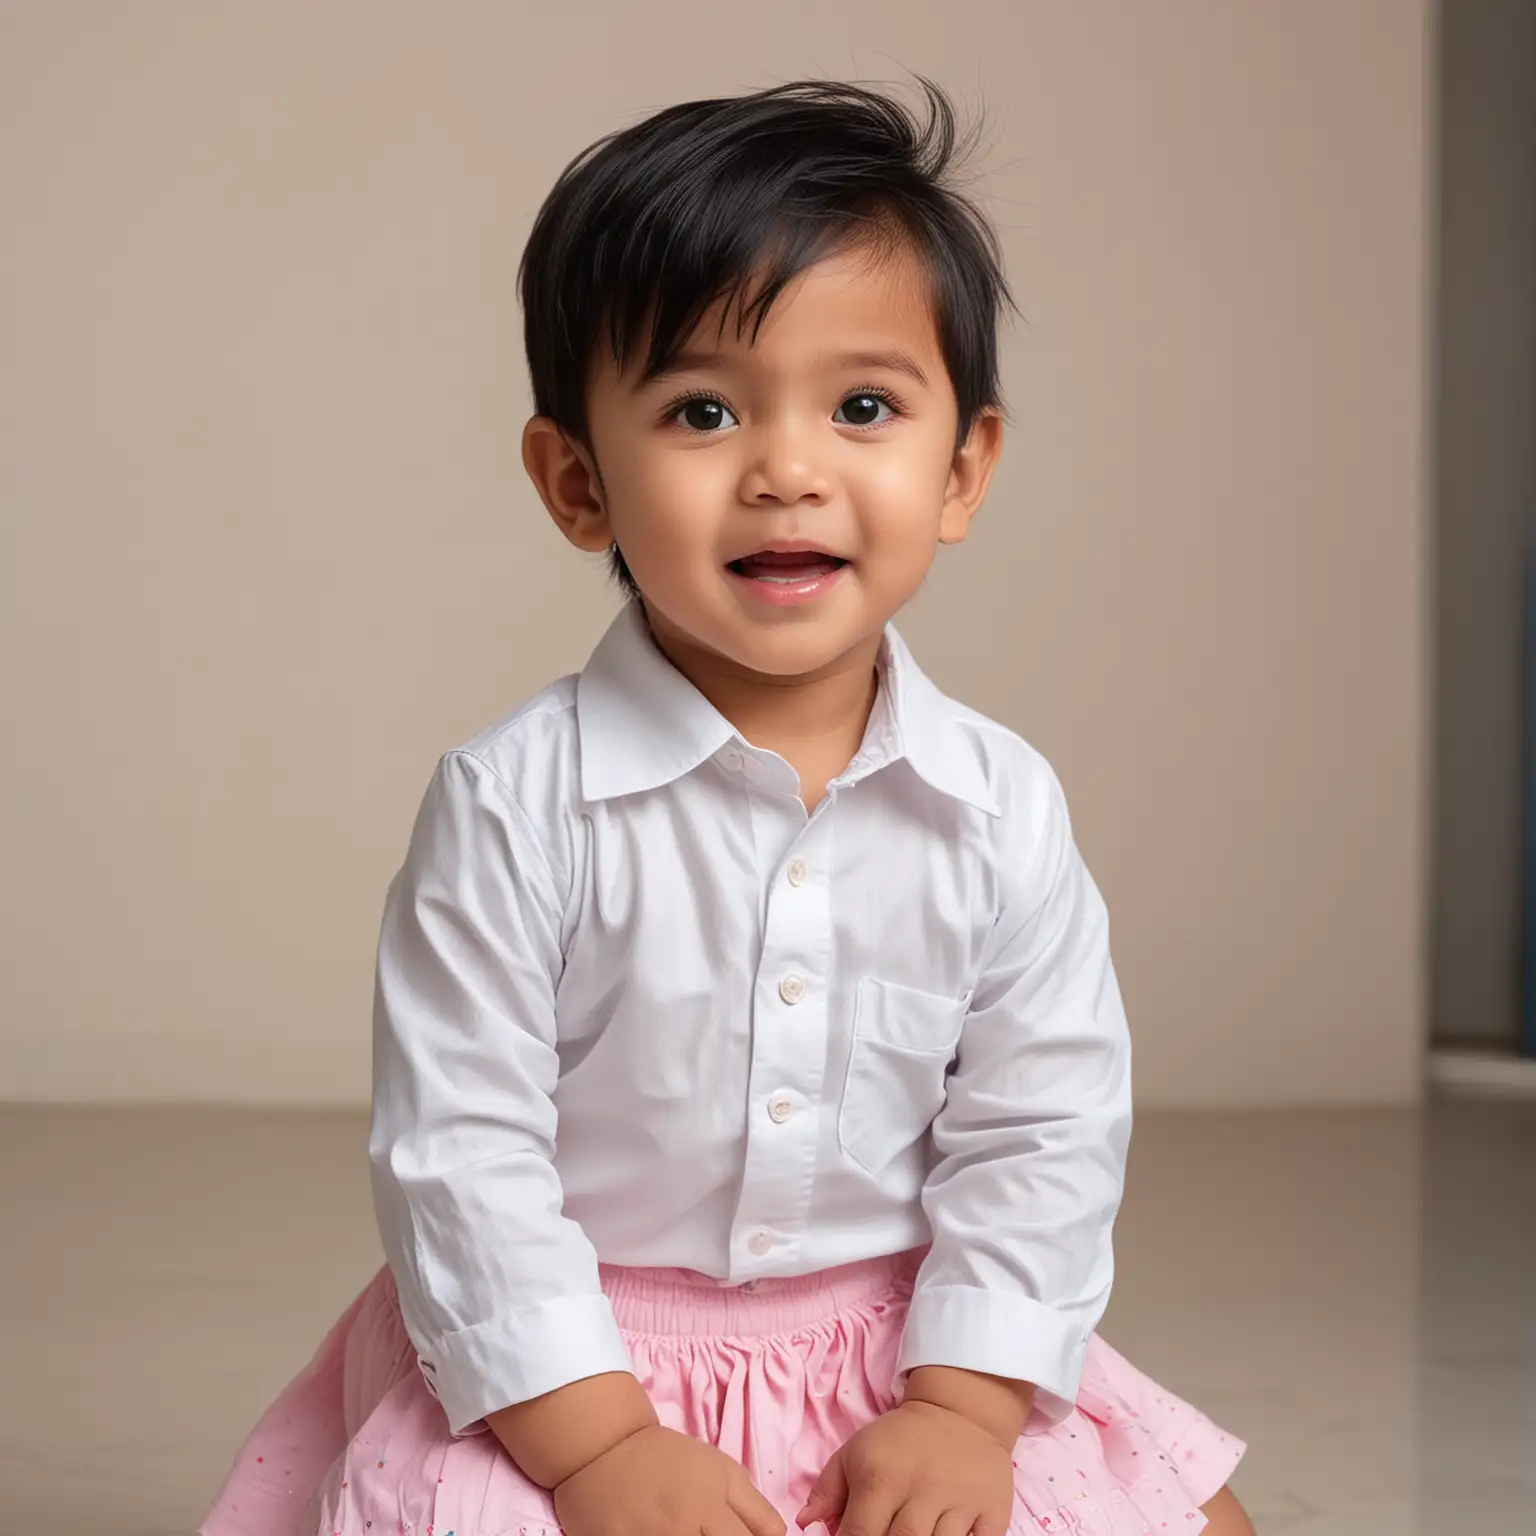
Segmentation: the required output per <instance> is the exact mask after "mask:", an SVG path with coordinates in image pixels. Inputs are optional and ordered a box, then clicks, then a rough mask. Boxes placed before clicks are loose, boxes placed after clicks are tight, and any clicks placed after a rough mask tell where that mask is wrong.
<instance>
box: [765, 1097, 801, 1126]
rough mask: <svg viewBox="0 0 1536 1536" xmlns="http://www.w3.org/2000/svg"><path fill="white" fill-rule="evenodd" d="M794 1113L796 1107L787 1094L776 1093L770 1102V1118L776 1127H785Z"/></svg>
mask: <svg viewBox="0 0 1536 1536" xmlns="http://www.w3.org/2000/svg"><path fill="white" fill-rule="evenodd" d="M794 1112H795V1106H794V1104H793V1102H792V1101H791V1100H790V1097H789V1095H788V1094H787V1093H776V1094H774V1096H773V1097H772V1098H771V1099H769V1100H768V1118H769V1119H770V1120H772V1121H773V1123H774V1124H775V1125H783V1124H784V1122H785V1121H786V1120H788V1119H789V1117H790V1116H791V1115H792V1114H794Z"/></svg>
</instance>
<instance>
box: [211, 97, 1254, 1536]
mask: <svg viewBox="0 0 1536 1536" xmlns="http://www.w3.org/2000/svg"><path fill="white" fill-rule="evenodd" d="M924 93H925V108H924V110H923V111H921V112H917V111H912V110H909V109H908V108H907V107H905V106H904V105H902V104H901V103H900V102H898V101H896V100H894V99H891V98H889V97H886V96H884V95H882V94H879V93H877V92H872V91H868V90H865V89H862V88H859V87H855V86H851V85H840V84H832V83H801V84H794V85H788V86H784V87H781V88H778V89H774V90H768V91H762V92H758V93H756V94H753V95H747V96H741V97H735V98H730V99H724V100H712V101H698V102H692V103H689V104H687V105H684V106H678V107H674V108H671V109H669V110H666V111H663V112H660V113H658V114H656V115H655V116H653V117H651V118H649V119H647V120H646V121H644V122H641V123H640V124H638V125H637V126H635V127H633V128H629V129H627V130H625V131H623V132H620V133H617V134H615V135H613V136H611V137H609V138H607V139H605V140H603V141H602V142H600V143H599V144H597V145H595V146H594V147H593V148H591V149H590V150H588V151H587V152H586V153H585V154H583V155H581V156H580V157H579V158H578V159H577V160H576V161H574V162H573V163H572V164H571V166H570V167H569V168H568V169H567V170H566V171H565V173H564V174H563V175H562V176H561V177H560V179H559V181H558V183H557V184H556V186H555V188H554V190H553V191H552V192H551V194H550V196H549V198H548V200H547V201H546V202H545V204H544V206H543V208H542V210H541V211H540V213H539V215H538V218H537V220H536V222H535V224H534V228H533V231H532V235H531V237H530V239H529V242H528V246H527V250H526V253H525V255H524V257H523V263H522V269H521V274H520V283H521V296H522V300H523V306H524V310H525V315H526V339H527V350H528V362H529V367H530V370H531V372H532V377H533V392H534V402H535V410H536V414H535V416H534V418H533V419H532V420H531V421H530V422H529V423H528V425H527V427H526V429H525V432H524V436H523V461H524V463H525V465H526V467H527V470H528V473H529V475H530V477H531V478H532V480H533V483H534V485H535V486H536V487H537V489H538V492H539V495H540V497H541V498H542V500H543V502H544V505H545V506H546V507H547V508H548V510H549V513H550V516H551V517H552V518H553V519H554V521H555V523H556V525H557V526H558V528H559V529H560V531H561V532H562V533H563V534H564V535H565V537H566V538H567V539H568V540H569V541H570V542H571V543H572V544H573V545H575V546H576V548H578V549H581V550H586V551H591V552H594V553H604V552H605V553H606V554H607V555H608V556H609V558H610V560H611V562H612V568H613V571H614V574H615V576H616V578H617V580H618V582H619V583H620V585H621V586H622V587H623V589H624V591H625V593H626V596H627V603H626V606H625V607H624V609H623V611H622V612H621V613H620V615H619V617H618V618H617V620H616V621H615V622H614V624H613V626H612V628H611V629H609V631H608V633H607V634H606V635H605V636H604V638H603V640H602V641H601V643H600V644H599V645H598V647H597V649H596V651H595V652H594V653H593V655H592V658H591V660H590V661H589V663H588V665H587V667H586V669H585V670H584V671H583V672H582V673H581V674H580V675H579V676H576V677H567V678H563V679H561V680H560V681H559V682H556V683H553V684H551V685H550V686H549V687H548V688H546V689H545V690H544V691H543V692H542V693H539V694H538V695H537V696H536V697H534V698H532V699H530V700H528V701H527V702H526V703H524V704H522V705H520V706H519V707H518V708H517V709H515V710H514V711H513V712H512V713H511V714H509V715H508V716H507V717H506V718H505V719H503V720H501V721H500V722H499V723H498V724H496V725H494V726H491V727H490V728H489V729H487V730H485V731H484V732H482V733H481V734H480V735H478V736H476V737H475V738H474V739H473V740H472V741H470V742H468V743H467V744H465V745H464V746H462V747H460V748H458V749H457V750H454V751H451V752H449V753H447V754H446V755H445V756H444V757H443V758H442V759H441V761H440V762H439V764H438V766H437V768H436V771H435V773H434V774H433V777H432V780H431V783H430V785H429V786H428V788H427V791H426V795H425V799H424V801H423V804H422V806H421V810H420V814H419V816H418V818H417V820H416V824H415V828H414V831H413V834H412V837H411V840H410V846H409V851H408V852H407V854H406V858H405V862H404V866H403V868H402V869H401V870H400V873H399V875H398V876H397V877H396V879H395V880H394V882H393V884H392V885H391V887H390V890H389V894H388V898H387V902H386V906H385V913H384V920H383V927H382V934H381V938H380V945H379V960H378V972H377V1002H376V1008H375V1037H374V1104H373V1122H372V1132H371V1137H370V1144H369V1151H370V1156H371V1162H372V1170H373V1185H374V1194H375V1203H376V1207H377V1212H378V1219H379V1226H380V1231H381V1233H382V1237H383V1242H384V1248H385V1253H386V1255H387V1258H388V1264H387V1266H386V1267H385V1268H384V1269H383V1270H382V1271H381V1272H380V1273H379V1275H378V1276H377V1277H376V1278H375V1279H374V1281H373V1282H372V1284H371V1285H369V1286H368V1288H367V1289H366V1290H365V1291H364V1292H363V1294H362V1295H361V1296H360V1297H358V1299H357V1300H356V1301H355V1302H354V1303H353V1305H352V1306H351V1307H350V1308H349V1310H348V1311H347V1312H346V1314H345V1315H344V1316H343V1317H342V1318H341V1320H340V1321H339V1322H338V1323H337V1324H336V1325H335V1327H334V1329H333V1330H332V1331H331V1333H330V1334H329V1336H328V1337H327V1338H326V1339H325V1341H324V1342H323V1344H322V1345H321V1347H320V1350H319V1352H318V1354H317V1355H316V1356H315V1358H314V1360H313V1361H312V1362H311V1363H310V1365H309V1366H308V1367H307V1368H306V1369H305V1370H304V1371H303V1372H302V1373H301V1374H300V1375H299V1376H298V1377H297V1378H296V1379H295V1380H294V1381H293V1382H292V1383H291V1385H290V1386H289V1387H288V1388H287V1389H286V1390H285V1391H284V1392H283V1393H282V1395H281V1396H280V1397H279V1398H278V1399H277V1401H276V1402H275V1403H274V1404H273V1406H272V1407H271V1408H270V1409H269V1410H268V1412H267V1413H266V1415H265V1416H264V1417H263V1418H262V1420H261V1422H260V1423H259V1424H258V1426H257V1427H256V1429H255V1430H254V1432H253V1433H252V1435H251V1437H250V1439H249V1440H248V1442H247V1444H246V1445H245V1447H244V1449H243V1450H242V1452H241V1454H240V1456H239V1458H238V1460H237V1463H236V1465H235V1468H234V1470H233V1471H232V1473H231V1474H230V1476H229V1479H228V1481H227V1482H226V1484H225V1486H224V1488H223V1490H222V1491H221V1493H220V1494H219V1497H218V1499H217V1501H216V1502H215V1504H214V1507H213V1509H212V1510H211V1511H210V1513H209V1514H208V1516H207V1518H206V1521H205V1523H204V1525H203V1527H202V1530H203V1532H204V1536H370V1533H371V1536H557V1533H559V1532H564V1533H565V1536H749V1533H750V1536H784V1533H785V1532H786V1531H787V1530H788V1529H789V1527H790V1526H791V1525H795V1526H799V1527H801V1528H808V1527H810V1526H812V1525H815V1524H817V1523H820V1524H821V1525H823V1526H825V1527H826V1528H827V1529H828V1530H831V1531H836V1532H838V1533H840V1536H1005V1533H1012V1536H1041V1533H1047V1536H1056V1533H1063V1532H1066V1533H1074V1536H1076V1533H1096V1536H1133V1533H1134V1536H1141V1533H1143V1532H1165V1531H1168V1532H1178V1533H1181V1536H1194V1533H1195V1532H1197V1531H1201V1530H1205V1531H1207V1532H1208V1533H1210V1536H1244V1533H1250V1532H1251V1529H1252V1528H1251V1526H1250V1525H1249V1523H1248V1521H1247V1518H1246V1516H1245V1515H1244V1514H1243V1511H1242V1509H1241V1507H1240V1506H1239V1505H1238V1503H1237V1501H1236V1500H1235V1498H1234V1497H1233V1496H1232V1494H1231V1492H1230V1491H1229V1490H1228V1488H1227V1486H1226V1483H1227V1479H1228V1476H1229V1474H1230V1473H1231V1471H1232V1469H1233V1467H1234V1466H1235V1465H1236V1463H1237V1461H1238V1459H1239V1457H1240V1455H1241V1454H1242V1450H1243V1447H1242V1445H1241V1443H1240V1442H1239V1441H1238V1440H1237V1439H1235V1438H1234V1437H1233V1436H1231V1435H1228V1434H1224V1433H1222V1431H1221V1430H1219V1429H1218V1428H1216V1427H1215V1426H1214V1425H1213V1424H1212V1423H1211V1422H1210V1421H1209V1420H1208V1419H1206V1418H1205V1417H1203V1416H1202V1415H1201V1414H1200V1413H1198V1412H1197V1411H1196V1410H1195V1409H1194V1408H1192V1407H1190V1406H1189V1405H1187V1404H1185V1403H1184V1402H1181V1401H1180V1400H1179V1399H1178V1398H1176V1397H1175V1396H1173V1395H1172V1394H1171V1393H1169V1392H1167V1391H1165V1390H1164V1389H1162V1388H1161V1387H1159V1386H1158V1385H1156V1384H1155V1383H1154V1382H1152V1381H1150V1380H1148V1379H1147V1378H1146V1377H1145V1376H1143V1375H1142V1374H1141V1373H1140V1372H1138V1371H1137V1370H1136V1369H1135V1368H1134V1367H1133V1366H1131V1365H1130V1364H1129V1363H1128V1362H1127V1361H1125V1360H1124V1359H1122V1358H1121V1357H1120V1356H1119V1355H1117V1354H1116V1353H1115V1352H1114V1351H1113V1350H1112V1349H1111V1348H1110V1347H1109V1346H1108V1345H1107V1344H1106V1343H1104V1342H1103V1341H1102V1340H1101V1339H1099V1338H1098V1337H1097V1336H1096V1334H1095V1331H1094V1330H1095V1328H1096V1326H1097V1324H1098V1322H1099V1319H1100V1317H1101V1315H1102V1314H1103V1311H1104V1307H1105V1304H1106V1302H1107V1300H1108V1297H1109V1292H1110V1282H1111V1274H1112V1267H1113V1265H1112V1259H1111V1246H1110V1234H1111V1227H1112V1224H1113V1221H1114V1217H1115V1213H1116V1210H1117V1208H1118V1205H1119V1202H1120V1198H1121V1190H1122V1180H1123V1171H1124V1159H1125V1152H1126V1145H1127V1141H1128V1138H1129V1131H1130V1120H1131V1110H1130V1078H1129V1059H1130V1058H1129V1045H1128V1041H1127V1035H1126V1025H1125V1018H1124V1014H1123V1012H1122V1008H1121V1001H1120V993H1119V990H1118V987H1117V985H1116V981H1115V973H1114V970H1113V967H1112V965H1111V962H1110V957H1109V950H1108V940H1107V931H1106V920H1105V912H1104V907H1103V904H1102V902H1101V900H1100V897H1099V893H1098V891H1097V890H1096V888H1095V886H1094V884H1093V882H1092V880H1091V878H1090V877H1089V875H1088V873H1087V871H1086V869H1085V868H1084V866H1083V863H1082V860H1081V859H1080V857H1079V855H1078V851H1077V849H1076V847H1075V845H1074V842H1073V838H1072V832H1071V827H1070V824H1069V821H1068V816H1067V809H1066V806H1065V803H1064V801H1063V798H1062V793H1061V789H1060V787H1059V785H1058V783H1057V780H1056V778H1055V777H1054V775H1053V774H1052V772H1051V769H1050V768H1049V767H1048V766H1047V764H1046V763H1045V762H1044V761H1043V760H1042V759H1041V758H1040V756H1039V755H1038V754H1036V753H1035V752H1034V751H1033V750H1032V749H1031V748H1030V747H1029V746H1027V745H1026V744H1025V743H1024V742H1023V741H1022V740H1020V738H1019V737H1018V736H1016V735H1015V734H1013V732H1011V731H1009V730H1007V729H1005V728H1004V727H1003V726H1001V725H998V724H997V723H995V722H994V721H992V720H989V719H987V718H985V717H984V716H982V715H979V714H977V713H975V712H974V711H972V710H970V709H967V708H965V707H964V706H963V705H961V704H958V703H955V702H953V701H952V700H951V699H949V698H947V697H946V696H945V695H944V694H943V693H941V692H940V691H939V689H938V688H937V687H935V686H934V684H933V683H932V682H930V681H929V680H928V678H927V677H925V676H924V674H923V673H922V671H921V670H920V669H919V668H918V666H917V664H916V662H915V661H914V660H913V658H912V656H911V654H910V653H909V651H908V649H907V647H906V646H905V644H904V643H903V641H902V639H901V638H900V636H899V635H898V634H897V632H896V631H895V629H893V628H892V627H891V620H892V619H893V617H894V616H895V615H896V614H897V613H898V612H900V610H901V609H902V607H903V605H904V604H906V602H907V601H908V600H909V599H910V598H911V597H912V595H913V594H914V593H915V592H916V591H917V589H918V587H919V586H920V585H921V584H922V582H923V580H924V577H925V576H926V574H927V572H928V570H929V568H930V566H931V564H932V562H933V560H934V558H935V554H936V552H937V549H938V546H939V545H941V544H956V543H959V542H960V541H961V540H962V539H964V538H965V536H966V532H967V530H968V528H969V526H970V523H971V520H972V518H973V517H974V516H975V515H976V512H977V510H978V508H979V507H980V506H981V503H982V499H983V497H984V495H985V493H986V490H987V484H988V481H989V480H990V478H991V475H992V472H993V468H994V466H995V465H996V463H997V459H998V454H999V451H1000V449H1001V445H1002V430H1003V429H1002V421H1001V416H1000V413H999V391H998V377H997V375H998V366H997V329H998V324H999V320H1000V316H1001V312H1002V310H1003V308H1004V307H1005V306H1006V304H1007V289H1006V285H1005V282H1004V279H1003V276H1002V273H1001V270H1000V263H999V259H998V252H997V244H996V241H995V238H994V236H993V234H992V233H991V231H990V229H989V228H988V226H987V224H986V222H985V220H984V219H983V218H982V217H981V216H980V215H979V213H978V212H977V211H976V209H975V208H974V207H973V206H972V205H971V204H970V203H969V202H968V201H967V200H966V199H965V198H964V197H962V196H961V195H960V194H959V193H958V192H957V191H955V190H954V187H953V174H954V169H955V160H956V133H955V124H954V115H953V112H952V109H951V107H950V105H949V103H948V101H947V100H946V99H945V97H944V96H943V95H942V93H941V92H939V91H938V90H937V89H936V88H935V87H932V86H925V88H924ZM511 596H512V599H513V600H514V601H515V597H516V589H515V586H512V587H511Z"/></svg>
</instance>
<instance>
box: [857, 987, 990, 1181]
mask: <svg viewBox="0 0 1536 1536" xmlns="http://www.w3.org/2000/svg"><path fill="white" fill-rule="evenodd" d="M969 1002H970V999H969V998H962V999H960V1000H958V1001H957V1000H956V999H955V998H952V997H939V996H937V995H935V994H934V993H932V992H919V991H916V990H915V989H914V988H912V987H903V986H898V985H897V984H896V983H895V982H890V981H876V980H875V979H874V977H872V976H866V977H865V978H864V979H863V980H862V981H860V982H859V987H858V992H857V994H856V997H855V1001H854V1017H853V1049H852V1052H851V1053H850V1055H849V1058H848V1080H847V1083H846V1084H845V1085H844V1088H843V1102H842V1107H841V1109H840V1110H839V1112H838V1119H837V1139H838V1143H839V1145H840V1146H841V1147H842V1149H843V1152H844V1153H845V1154H846V1155H847V1156H848V1157H850V1158H852V1160H853V1161H854V1162H856V1163H857V1164H858V1165H859V1166H860V1167H861V1168H863V1169H865V1170H866V1171H867V1172H869V1173H878V1172H879V1171H880V1170H881V1169H882V1168H884V1167H885V1166H886V1165H887V1164H889V1163H890V1162H892V1161H893V1160H894V1159H895V1158H897V1157H899V1156H900V1155H901V1154H902V1153H903V1152H905V1151H907V1150H908V1149H909V1148H910V1147H912V1146H913V1145H914V1144H915V1143H916V1142H918V1141H920V1140H921V1139H922V1137H923V1136H924V1134H925V1133H926V1132H927V1130H928V1127H929V1126H930V1125H931V1124H932V1123H933V1119H934V1117H935V1116H936V1115H937V1114H938V1112H939V1111H940V1110H941V1109H942V1108H943V1107H944V1086H945V1078H946V1077H947V1075H948V1072H949V1065H950V1062H951V1061H953V1059H954V1055H955V1048H956V1047H957V1046H958V1045H959V1043H960V1031H961V1029H962V1027H963V1026H964V1024H965V1011H966V1008H967V1007H968V1006H969Z"/></svg>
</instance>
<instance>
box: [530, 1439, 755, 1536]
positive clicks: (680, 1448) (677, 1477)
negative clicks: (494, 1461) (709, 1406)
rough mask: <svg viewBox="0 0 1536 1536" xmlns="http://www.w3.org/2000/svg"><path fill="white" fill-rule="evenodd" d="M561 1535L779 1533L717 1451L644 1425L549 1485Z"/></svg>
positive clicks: (748, 1482) (735, 1468)
mask: <svg viewBox="0 0 1536 1536" xmlns="http://www.w3.org/2000/svg"><path fill="white" fill-rule="evenodd" d="M554 1498H555V1513H556V1514H557V1515H558V1516H559V1518H560V1525H561V1527H562V1529H563V1530H564V1531H565V1533H566V1536H701V1533H702V1536H784V1533H785V1525H784V1521H783V1519H782V1518H781V1516H780V1515H779V1512H778V1510H776V1509H775V1508H774V1507H773V1505H771V1504H770V1503H769V1502H768V1500H767V1499H765V1498H764V1497H763V1495H762V1494H761V1493H759V1492H758V1490H757V1489H756V1487H754V1486H753V1483H752V1479H751V1478H750V1477H748V1476H747V1473H746V1469H745V1468H744V1467H743V1466H742V1465H741V1464H740V1463H739V1462H736V1461H733V1460H732V1459H731V1458H730V1457H729V1456H727V1455H726V1454H725V1453H724V1452H723V1451H717V1450H716V1449H715V1448H714V1447H713V1446H710V1445H706V1444H705V1443H704V1442H703V1441H702V1440H695V1439H693V1438H692V1437H691V1436H689V1435H684V1434H679V1433H678V1432H677V1431H676V1430H674V1429H664V1428H663V1427H662V1426H661V1425H660V1424H652V1425H649V1426H647V1427H646V1428H645V1429H642V1430H639V1431H637V1432H636V1433H635V1434H632V1435H630V1436H629V1438H628V1439H626V1440H621V1441H620V1442H619V1443H618V1444H617V1445H616V1446H614V1447H613V1449H612V1450H609V1451H605V1452H604V1453H603V1454H602V1455H601V1456H599V1457H598V1458H597V1460H596V1461H594V1462H591V1463H590V1464H589V1465H587V1466H585V1467H583V1468H582V1469H581V1470H580V1471H579V1472H575V1473H573V1474H572V1475H571V1476H570V1477H568V1478H566V1480H565V1481H564V1482H563V1483H560V1484H559V1485H558V1486H557V1487H556V1488H555V1490H554Z"/></svg>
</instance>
